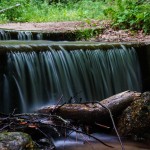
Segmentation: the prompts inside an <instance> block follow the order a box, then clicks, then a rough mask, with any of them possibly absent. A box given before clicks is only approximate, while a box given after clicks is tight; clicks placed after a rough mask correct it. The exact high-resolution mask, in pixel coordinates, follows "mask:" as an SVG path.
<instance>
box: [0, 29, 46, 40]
mask: <svg viewBox="0 0 150 150" xmlns="http://www.w3.org/2000/svg"><path fill="white" fill-rule="evenodd" d="M14 39H15V40H28V41H29V40H42V39H43V33H41V32H30V31H15V30H8V31H5V30H2V29H0V40H14Z"/></svg>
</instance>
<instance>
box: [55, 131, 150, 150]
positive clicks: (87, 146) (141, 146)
mask: <svg viewBox="0 0 150 150" xmlns="http://www.w3.org/2000/svg"><path fill="white" fill-rule="evenodd" d="M72 134H73V135H72ZM72 134H71V135H70V136H69V137H67V138H64V139H62V140H57V141H55V142H54V144H55V145H56V149H58V150H111V149H113V150H121V145H120V143H119V142H118V138H117V137H116V136H114V135H107V134H103V133H96V134H93V135H94V136H95V137H97V138H98V139H100V140H101V141H103V142H104V143H105V144H108V145H109V146H113V148H110V147H107V146H105V145H103V144H102V143H99V142H97V141H95V140H93V139H92V138H89V137H88V136H85V135H82V134H76V133H74V132H73V133H72ZM122 144H123V147H124V149H125V150H149V149H150V145H149V143H146V142H145V143H144V142H135V141H131V140H130V141H129V140H127V139H125V138H122Z"/></svg>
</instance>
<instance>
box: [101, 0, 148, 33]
mask: <svg viewBox="0 0 150 150" xmlns="http://www.w3.org/2000/svg"><path fill="white" fill-rule="evenodd" d="M104 14H105V15H106V16H107V17H109V18H110V19H111V20H113V26H114V27H116V28H121V29H131V30H143V31H144V32H145V33H150V2H149V1H147V0H116V1H115V6H110V7H109V8H107V9H105V10H104Z"/></svg>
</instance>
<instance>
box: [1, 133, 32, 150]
mask: <svg viewBox="0 0 150 150" xmlns="http://www.w3.org/2000/svg"><path fill="white" fill-rule="evenodd" d="M29 149H30V150H33V149H34V143H33V141H32V139H31V137H30V136H29V135H28V134H26V133H23V132H1V133H0V150H29Z"/></svg>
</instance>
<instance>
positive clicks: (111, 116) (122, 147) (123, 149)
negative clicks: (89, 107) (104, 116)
mask: <svg viewBox="0 0 150 150" xmlns="http://www.w3.org/2000/svg"><path fill="white" fill-rule="evenodd" d="M96 103H98V104H99V105H101V106H102V107H103V108H105V109H107V110H108V112H109V114H110V118H111V121H112V124H113V127H114V129H115V132H116V134H117V137H118V140H119V142H120V145H121V149H122V150H125V148H124V146H123V143H122V141H121V138H120V136H119V133H118V131H117V128H116V125H115V122H114V119H113V115H112V113H111V111H110V109H109V108H108V107H106V106H104V105H103V104H101V103H100V102H96Z"/></svg>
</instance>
